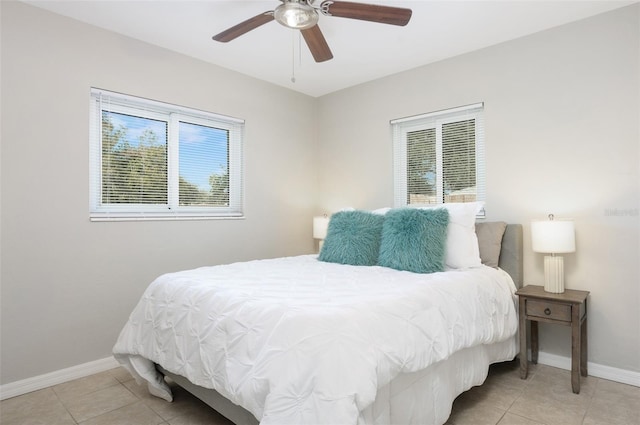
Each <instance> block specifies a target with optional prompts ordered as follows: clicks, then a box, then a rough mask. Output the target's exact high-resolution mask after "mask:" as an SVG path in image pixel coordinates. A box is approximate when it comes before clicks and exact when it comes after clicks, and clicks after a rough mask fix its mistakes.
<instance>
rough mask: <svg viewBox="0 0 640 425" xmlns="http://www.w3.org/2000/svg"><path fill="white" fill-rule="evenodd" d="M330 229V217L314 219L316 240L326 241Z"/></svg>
mask: <svg viewBox="0 0 640 425" xmlns="http://www.w3.org/2000/svg"><path fill="white" fill-rule="evenodd" d="M328 227H329V217H327V216H323V217H313V237H314V239H325V238H326V237H327V228H328Z"/></svg>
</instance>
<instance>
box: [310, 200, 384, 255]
mask: <svg viewBox="0 0 640 425" xmlns="http://www.w3.org/2000/svg"><path fill="white" fill-rule="evenodd" d="M384 219H385V217H384V216H383V215H379V214H373V213H370V212H367V211H357V210H356V211H340V212H337V213H335V214H333V215H332V216H331V220H329V227H328V229H327V237H326V239H325V240H324V244H323V245H322V249H321V250H320V255H319V256H318V259H319V260H321V261H327V262H329V263H340V264H350V265H353V266H374V265H376V263H377V262H378V253H379V250H380V238H381V233H382V223H383V222H384Z"/></svg>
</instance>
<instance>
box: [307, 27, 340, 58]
mask: <svg viewBox="0 0 640 425" xmlns="http://www.w3.org/2000/svg"><path fill="white" fill-rule="evenodd" d="M300 31H301V32H302V37H304V41H305V42H306V43H307V46H309V50H311V54H312V55H313V59H315V61H316V62H324V61H328V60H329V59H331V58H333V53H331V49H329V45H328V44H327V40H325V38H324V35H322V31H320V27H319V26H318V25H314V26H312V27H311V28H307V29H306V30H300Z"/></svg>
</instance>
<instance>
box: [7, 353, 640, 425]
mask: <svg viewBox="0 0 640 425" xmlns="http://www.w3.org/2000/svg"><path fill="white" fill-rule="evenodd" d="M174 398H175V400H174V402H173V403H167V402H165V401H163V400H160V399H158V398H155V397H152V396H150V395H149V394H148V393H147V391H146V388H145V387H143V386H138V385H137V384H136V383H135V381H133V380H132V379H131V377H130V376H129V374H128V373H127V372H126V371H125V370H124V369H120V368H118V369H113V370H110V371H107V372H103V373H98V374H96V375H92V376H89V377H86V378H82V379H78V380H75V381H72V382H67V383H64V384H60V385H56V386H53V387H50V388H46V389H43V390H39V391H35V392H33V393H30V394H25V395H23V396H19V397H14V398H11V399H8V400H4V401H2V402H1V403H0V423H1V424H2V425H39V424H42V425H45V424H46V425H67V424H68V425H76V424H80V425H162V424H164V425H199V424H203V425H204V424H207V425H231V423H230V422H229V421H227V420H226V419H225V418H223V417H222V416H220V415H219V414H217V413H216V412H215V411H213V410H212V409H210V408H209V407H207V406H206V405H204V404H203V403H202V402H200V401H199V400H197V399H195V398H194V397H193V396H191V395H190V394H188V393H187V392H185V391H184V390H182V389H181V388H179V387H174ZM463 424H470V425H484V424H487V425H489V424H490V425H496V424H497V425H540V424H546V425H556V424H557V425H572V424H583V425H595V424H602V425H640V388H638V387H634V386H630V385H624V384H619V383H616V382H611V381H607V380H604V379H599V378H594V377H587V378H583V379H582V387H581V391H580V394H573V393H572V392H571V383H570V374H569V372H568V371H565V370H561V369H556V368H552V367H548V366H543V365H534V366H532V367H531V368H530V374H529V377H528V378H527V379H526V380H521V379H520V377H519V371H518V363H517V362H515V361H514V362H508V363H502V364H498V365H494V366H492V367H491V370H490V373H489V377H488V378H487V381H486V382H485V383H484V384H483V385H482V386H480V387H475V388H472V389H471V390H469V391H467V392H465V393H463V394H462V395H460V397H458V398H457V399H456V401H455V403H454V405H453V412H452V414H451V417H450V418H449V421H448V422H447V425H463Z"/></svg>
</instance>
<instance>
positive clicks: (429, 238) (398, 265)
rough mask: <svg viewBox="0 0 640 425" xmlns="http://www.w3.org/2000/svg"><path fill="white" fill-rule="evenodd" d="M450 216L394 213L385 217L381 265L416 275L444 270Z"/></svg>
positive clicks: (435, 212)
mask: <svg viewBox="0 0 640 425" xmlns="http://www.w3.org/2000/svg"><path fill="white" fill-rule="evenodd" d="M448 224H449V212H448V211H447V210H446V209H444V208H440V209H424V210H422V209H414V208H399V209H394V210H391V211H389V212H387V214H386V215H385V220H384V224H383V225H382V241H381V242H380V255H379V256H378V264H379V265H381V266H385V267H391V268H393V269H397V270H406V271H410V272H414V273H433V272H439V271H443V270H444V259H445V248H446V240H447V226H448Z"/></svg>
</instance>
